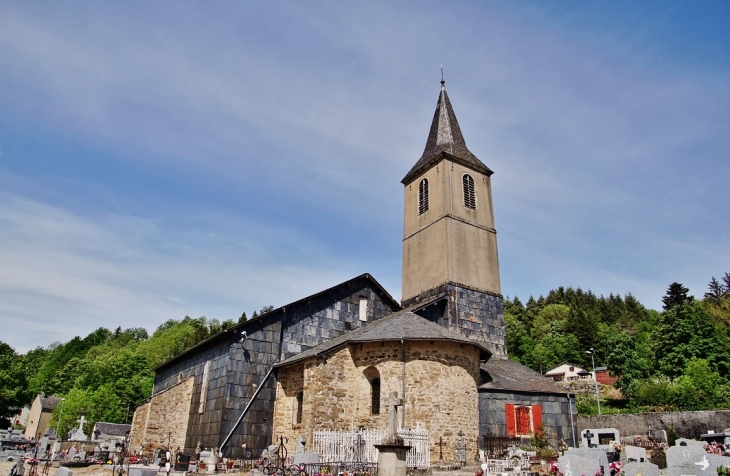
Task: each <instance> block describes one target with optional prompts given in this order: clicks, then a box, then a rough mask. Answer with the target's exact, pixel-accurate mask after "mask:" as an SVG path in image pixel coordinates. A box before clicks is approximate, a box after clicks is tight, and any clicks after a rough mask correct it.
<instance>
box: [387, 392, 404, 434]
mask: <svg viewBox="0 0 730 476" xmlns="http://www.w3.org/2000/svg"><path fill="white" fill-rule="evenodd" d="M385 404H386V405H388V436H391V435H398V407H402V406H403V399H402V398H398V392H392V393H391V394H390V398H389V399H388V401H387V402H385Z"/></svg>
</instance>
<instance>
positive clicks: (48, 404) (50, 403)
mask: <svg viewBox="0 0 730 476" xmlns="http://www.w3.org/2000/svg"><path fill="white" fill-rule="evenodd" d="M39 398H40V399H41V409H42V410H55V409H56V407H57V406H58V404H59V403H61V400H63V399H62V398H61V397H42V396H40V395H39Z"/></svg>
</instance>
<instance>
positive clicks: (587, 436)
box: [583, 430, 596, 448]
mask: <svg viewBox="0 0 730 476" xmlns="http://www.w3.org/2000/svg"><path fill="white" fill-rule="evenodd" d="M583 436H584V437H585V439H586V441H588V448H590V447H591V440H592V439H593V437H594V436H596V435H594V434H593V433H591V430H586V431H585V433H583Z"/></svg>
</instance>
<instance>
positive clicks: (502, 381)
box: [479, 359, 572, 394]
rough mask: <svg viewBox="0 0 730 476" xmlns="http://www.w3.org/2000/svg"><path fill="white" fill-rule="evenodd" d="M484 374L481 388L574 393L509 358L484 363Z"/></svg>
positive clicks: (504, 390) (506, 390)
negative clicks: (484, 380)
mask: <svg viewBox="0 0 730 476" xmlns="http://www.w3.org/2000/svg"><path fill="white" fill-rule="evenodd" d="M481 368H482V374H483V375H484V377H485V379H486V382H485V383H483V384H482V385H480V386H479V390H487V391H489V390H491V391H503V392H527V393H552V394H569V393H572V392H570V391H568V390H566V389H565V388H563V387H561V386H560V385H558V384H556V383H555V382H554V381H553V379H551V378H549V377H545V376H543V375H540V374H539V373H538V372H535V371H534V370H532V369H530V368H528V367H525V366H524V365H522V364H520V363H518V362H515V361H514V360H509V359H490V360H489V361H488V362H487V363H485V364H482V366H481Z"/></svg>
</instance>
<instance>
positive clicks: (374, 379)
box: [363, 367, 380, 415]
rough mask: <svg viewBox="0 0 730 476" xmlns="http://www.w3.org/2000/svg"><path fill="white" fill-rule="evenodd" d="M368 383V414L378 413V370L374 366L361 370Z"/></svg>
mask: <svg viewBox="0 0 730 476" xmlns="http://www.w3.org/2000/svg"><path fill="white" fill-rule="evenodd" d="M363 374H364V375H365V378H367V379H368V383H369V384H370V414H371V415H380V372H378V369H376V368H375V367H368V368H366V369H365V370H364V371H363Z"/></svg>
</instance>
